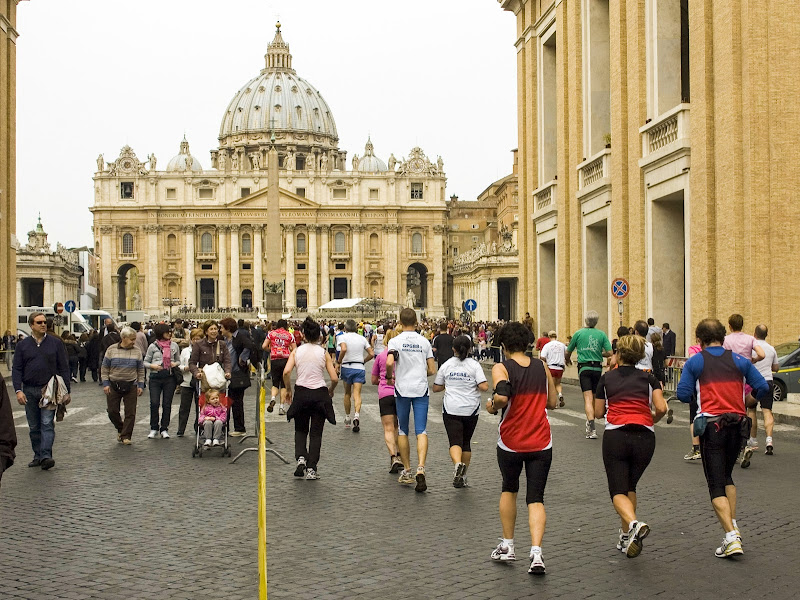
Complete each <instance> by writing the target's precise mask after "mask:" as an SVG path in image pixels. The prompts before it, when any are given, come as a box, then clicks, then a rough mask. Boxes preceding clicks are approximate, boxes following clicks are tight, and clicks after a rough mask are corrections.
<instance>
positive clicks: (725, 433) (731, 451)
mask: <svg viewBox="0 0 800 600" xmlns="http://www.w3.org/2000/svg"><path fill="white" fill-rule="evenodd" d="M717 425H718V423H708V425H707V426H706V430H705V432H704V433H703V435H701V436H700V457H701V459H702V461H703V472H704V473H705V475H706V481H707V482H708V491H709V493H710V494H711V499H712V500H713V499H714V498H719V497H721V496H724V495H725V486H726V485H734V483H733V478H732V477H731V475H732V474H733V467H735V466H736V459H737V457H738V456H739V450H741V448H742V437H741V431H740V428H739V425H738V424H737V425H731V426H728V427H722V428H720V429H717Z"/></svg>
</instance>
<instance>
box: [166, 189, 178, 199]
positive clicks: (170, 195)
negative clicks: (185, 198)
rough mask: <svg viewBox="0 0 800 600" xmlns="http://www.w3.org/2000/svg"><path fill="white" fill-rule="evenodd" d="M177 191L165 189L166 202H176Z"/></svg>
mask: <svg viewBox="0 0 800 600" xmlns="http://www.w3.org/2000/svg"><path fill="white" fill-rule="evenodd" d="M177 199H178V190H177V189H175V188H167V200H177Z"/></svg>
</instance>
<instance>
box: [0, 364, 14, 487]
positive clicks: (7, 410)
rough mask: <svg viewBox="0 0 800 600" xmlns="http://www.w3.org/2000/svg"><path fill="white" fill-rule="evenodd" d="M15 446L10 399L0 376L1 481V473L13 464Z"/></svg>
mask: <svg viewBox="0 0 800 600" xmlns="http://www.w3.org/2000/svg"><path fill="white" fill-rule="evenodd" d="M16 446H17V432H16V430H15V429H14V414H13V413H12V412H11V399H10V398H9V397H8V390H7V389H6V382H5V379H3V376H2V375H0V480H2V479H3V471H5V470H6V469H8V468H9V467H10V466H11V465H13V464H14V458H16V454H15V453H14V448H15V447H16Z"/></svg>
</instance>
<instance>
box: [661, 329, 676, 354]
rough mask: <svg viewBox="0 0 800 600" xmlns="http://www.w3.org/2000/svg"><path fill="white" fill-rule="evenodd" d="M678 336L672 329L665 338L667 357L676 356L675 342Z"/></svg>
mask: <svg viewBox="0 0 800 600" xmlns="http://www.w3.org/2000/svg"><path fill="white" fill-rule="evenodd" d="M676 338H677V336H676V335H675V332H674V331H672V330H671V329H670V330H668V331H667V333H665V334H664V336H663V343H664V352H665V353H666V355H667V356H675V340H676Z"/></svg>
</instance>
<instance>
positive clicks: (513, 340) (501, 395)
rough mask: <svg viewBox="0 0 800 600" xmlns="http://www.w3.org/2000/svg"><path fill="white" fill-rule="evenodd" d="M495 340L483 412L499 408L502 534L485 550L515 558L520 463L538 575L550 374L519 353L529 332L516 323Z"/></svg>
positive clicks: (549, 443) (552, 395)
mask: <svg viewBox="0 0 800 600" xmlns="http://www.w3.org/2000/svg"><path fill="white" fill-rule="evenodd" d="M499 335H500V343H501V344H502V345H503V348H504V349H505V353H506V360H504V361H503V362H501V363H498V364H496V365H495V366H494V367H492V381H493V382H494V395H493V397H492V398H491V399H490V400H488V401H487V402H486V410H487V411H488V412H489V413H491V414H493V415H496V414H497V412H498V411H499V410H502V411H503V416H502V418H501V419H500V426H499V428H498V432H499V437H498V440H497V464H498V466H499V467H500V473H501V474H502V475H503V488H502V493H501V494H500V523H501V524H502V527H503V537H502V539H501V542H500V543H499V544H498V545H497V548H495V549H494V551H493V552H492V554H491V557H492V560H500V561H509V560H516V559H517V556H516V553H515V551H514V526H515V524H516V520H517V493H518V492H519V476H520V474H521V473H522V467H523V466H524V467H525V477H526V479H527V491H526V495H525V503H526V504H527V505H528V525H529V527H530V532H531V554H530V558H531V563H530V567H529V568H528V573H531V574H533V575H544V574H545V572H546V569H545V566H544V560H543V559H542V539H543V538H544V527H545V521H546V519H547V517H546V515H545V510H544V488H545V486H546V485H547V475H548V473H549V472H550V464H551V462H552V460H553V439H552V436H551V435H550V423H549V422H548V420H547V411H546V410H545V408H550V409H553V408H555V407H556V403H557V402H558V396H557V395H556V388H555V385H554V384H553V378H552V377H551V376H550V373H549V372H548V371H547V370H546V369H545V368H544V363H543V362H542V361H540V360H534V359H532V358H530V357H529V356H525V350H526V349H527V348H528V344H529V343H530V338H531V332H530V330H529V329H528V328H527V327H525V326H524V325H523V324H522V323H518V322H511V323H507V324H506V325H504V326H503V328H502V329H501V330H500V333H499Z"/></svg>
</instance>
